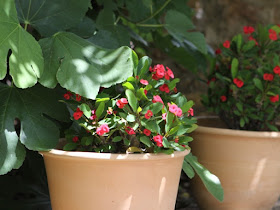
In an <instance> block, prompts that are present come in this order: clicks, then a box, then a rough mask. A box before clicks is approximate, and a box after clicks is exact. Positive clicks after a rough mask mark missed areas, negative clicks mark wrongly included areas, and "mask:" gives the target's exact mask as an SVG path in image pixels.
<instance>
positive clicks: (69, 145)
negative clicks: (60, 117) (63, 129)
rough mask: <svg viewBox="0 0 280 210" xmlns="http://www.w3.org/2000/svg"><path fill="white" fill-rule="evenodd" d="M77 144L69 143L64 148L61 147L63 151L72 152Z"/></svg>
mask: <svg viewBox="0 0 280 210" xmlns="http://www.w3.org/2000/svg"><path fill="white" fill-rule="evenodd" d="M77 146H78V145H77V144H76V143H74V142H70V143H67V144H66V145H65V146H64V147H63V150H65V151H72V150H75V149H76V148H77Z"/></svg>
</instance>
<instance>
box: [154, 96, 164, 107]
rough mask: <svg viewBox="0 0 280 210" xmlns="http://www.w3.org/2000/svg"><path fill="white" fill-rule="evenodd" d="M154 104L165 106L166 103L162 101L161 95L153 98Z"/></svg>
mask: <svg viewBox="0 0 280 210" xmlns="http://www.w3.org/2000/svg"><path fill="white" fill-rule="evenodd" d="M152 102H153V103H157V102H159V103H162V104H163V105H164V103H163V101H162V98H161V97H160V96H159V95H156V96H153V100H152Z"/></svg>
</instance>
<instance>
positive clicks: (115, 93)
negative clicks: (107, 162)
mask: <svg viewBox="0 0 280 210" xmlns="http://www.w3.org/2000/svg"><path fill="white" fill-rule="evenodd" d="M142 59H143V60H142V61H141V60H140V61H141V62H139V63H143V61H145V62H148V63H149V62H150V59H149V58H148V57H143V58H142ZM136 69H137V72H136V71H135V72H134V75H133V76H132V77H129V78H128V79H127V80H126V81H125V82H123V83H122V84H117V85H115V86H113V87H110V88H102V89H100V91H99V94H98V95H97V97H96V100H90V99H86V98H83V97H81V96H80V95H78V94H74V93H71V92H69V91H67V92H66V93H65V94H64V101H65V103H66V104H67V105H68V107H69V109H70V110H72V117H73V118H72V119H73V125H72V126H71V127H70V129H68V130H67V131H66V133H65V134H66V139H67V142H68V143H67V144H66V145H65V146H64V149H65V150H79V151H94V152H114V153H125V152H129V153H131V152H132V153H133V152H137V153H138V152H154V153H158V152H164V153H167V154H170V153H172V152H173V151H175V150H177V151H183V150H185V149H186V148H188V142H189V141H191V140H192V138H191V137H190V136H188V134H189V133H190V132H192V131H193V130H194V129H195V128H196V127H197V126H196V124H195V123H196V121H195V120H194V119H193V118H192V116H193V109H192V106H193V102H192V101H188V100H187V99H186V97H185V96H183V95H182V94H181V93H177V89H176V84H177V83H178V82H179V79H178V78H174V73H173V71H172V70H171V69H170V68H168V67H165V66H163V65H162V64H157V65H155V66H153V67H152V66H149V65H146V66H140V65H139V66H138V67H136ZM77 128H78V129H77Z"/></svg>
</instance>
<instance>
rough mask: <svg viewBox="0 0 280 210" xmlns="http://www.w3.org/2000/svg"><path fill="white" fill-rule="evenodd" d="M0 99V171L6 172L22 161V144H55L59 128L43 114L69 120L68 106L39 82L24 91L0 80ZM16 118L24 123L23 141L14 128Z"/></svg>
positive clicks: (42, 146)
mask: <svg viewBox="0 0 280 210" xmlns="http://www.w3.org/2000/svg"><path fill="white" fill-rule="evenodd" d="M0 98H1V100H0V107H1V115H0V154H1V156H0V174H5V173H7V172H8V171H10V170H11V169H13V168H18V167H19V166H20V165H21V164H22V162H23V160H24V157H25V149H24V147H23V145H25V146H26V147H27V148H28V149H30V150H48V149H52V148H54V147H55V146H56V144H57V142H58V139H59V129H58V127H57V126H56V125H55V124H54V123H53V122H52V121H50V120H49V119H47V118H46V117H44V116H43V114H45V115H48V116H50V117H52V118H54V119H57V120H61V121H68V119H69V114H68V111H67V109H66V107H65V105H64V104H63V103H59V102H58V100H59V99H60V98H61V96H58V95H57V93H56V92H55V91H54V90H50V89H47V88H43V87H42V86H39V85H37V86H34V87H32V88H28V89H24V90H22V89H18V88H15V87H10V86H6V85H4V84H2V83H0ZM16 118H18V119H19V120H20V123H21V130H20V141H18V136H17V134H16V132H15V128H14V120H15V119H16ZM22 144H23V145H22Z"/></svg>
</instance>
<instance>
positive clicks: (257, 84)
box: [253, 78, 263, 91]
mask: <svg viewBox="0 0 280 210" xmlns="http://www.w3.org/2000/svg"><path fill="white" fill-rule="evenodd" d="M253 81H254V84H255V86H256V87H257V88H258V89H259V90H260V91H263V85H262V81H261V80H260V79H259V78H254V79H253Z"/></svg>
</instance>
